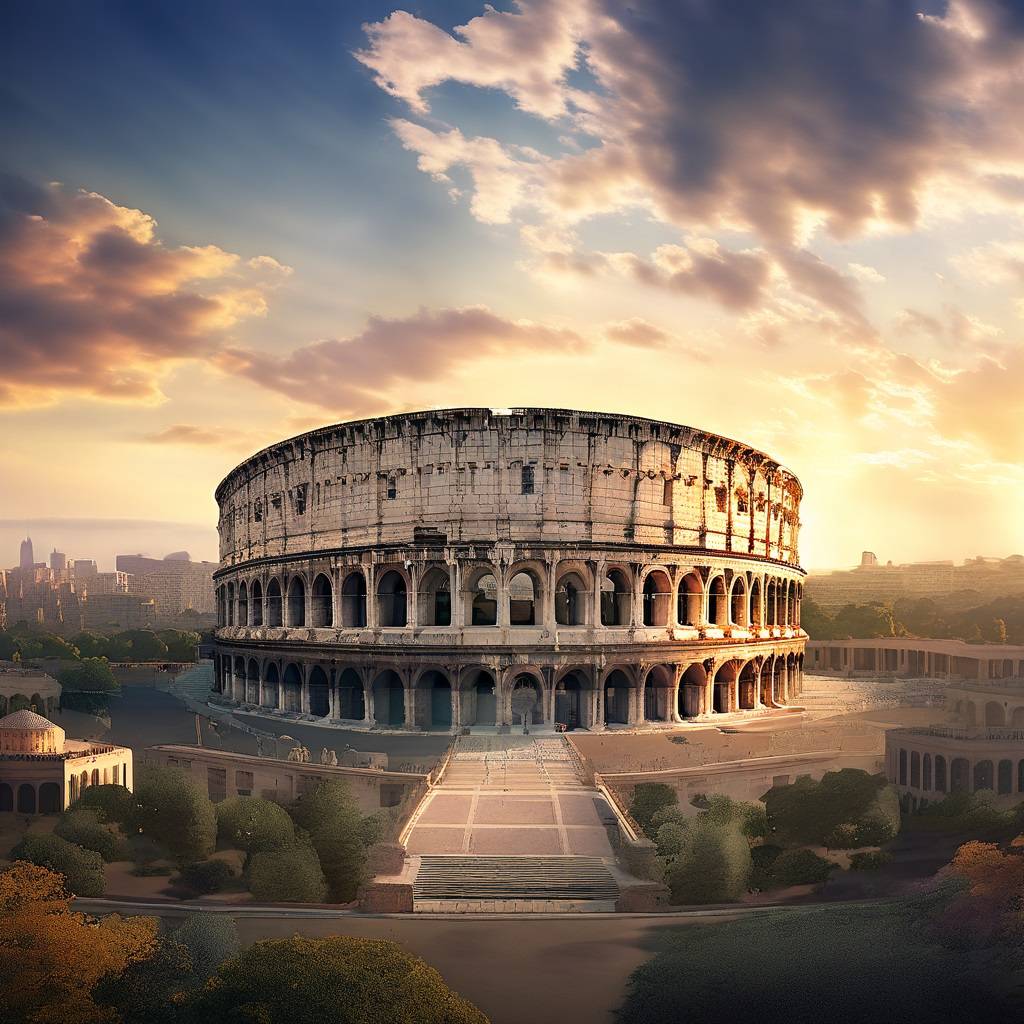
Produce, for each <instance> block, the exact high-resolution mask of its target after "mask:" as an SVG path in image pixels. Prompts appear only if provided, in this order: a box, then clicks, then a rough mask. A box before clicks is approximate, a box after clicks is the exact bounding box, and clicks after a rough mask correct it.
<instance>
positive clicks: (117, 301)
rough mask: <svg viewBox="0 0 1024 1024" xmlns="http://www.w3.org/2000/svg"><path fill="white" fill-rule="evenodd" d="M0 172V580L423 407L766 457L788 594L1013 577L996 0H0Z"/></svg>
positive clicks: (1014, 270) (1019, 395) (1023, 301)
mask: <svg viewBox="0 0 1024 1024" xmlns="http://www.w3.org/2000/svg"><path fill="white" fill-rule="evenodd" d="M0 138H2V139H3V143H4V144H3V147H2V150H0V164H2V168H0V169H2V172H3V175H2V178H0V429H2V431H3V436H4V441H5V443H4V444H3V445H2V446H0V517H2V518H0V564H12V563H13V561H14V559H15V558H16V554H17V552H16V549H15V547H14V540H15V539H16V537H17V534H18V533H19V532H20V531H21V527H22V524H23V523H24V524H26V526H27V527H28V528H30V529H33V530H34V533H35V537H36V539H37V548H43V547H46V548H48V547H50V546H52V545H54V544H56V545H58V546H60V547H62V548H64V549H65V550H67V551H68V552H69V553H70V554H72V555H75V554H78V555H83V556H84V555H91V556H93V557H99V558H100V559H101V561H103V560H107V559H108V557H109V554H112V552H113V550H114V548H115V547H116V546H117V545H118V544H120V543H122V541H121V536H124V537H125V538H128V537H130V542H129V540H127V539H125V540H124V542H123V543H124V545H127V544H129V543H130V546H131V548H132V549H133V550H146V551H150V552H152V553H155V554H162V553H164V552H165V551H168V550H172V549H174V548H177V547H182V546H186V545H187V546H189V547H190V549H191V550H192V552H193V554H194V555H195V556H197V557H200V556H206V557H212V556H213V554H214V551H215V543H214V538H213V533H212V524H213V523H214V521H215V516H216V512H215V507H214V503H213V498H212V492H213V488H214V487H215V485H216V484H217V482H218V481H219V480H220V479H221V477H222V476H223V475H224V474H225V473H226V472H227V470H229V469H230V468H231V467H232V466H233V465H234V464H235V463H236V462H238V461H239V460H240V459H241V458H243V457H244V456H245V455H247V454H248V453H250V452H252V451H254V450H256V449H258V448H260V447H262V446H264V445H265V444H268V443H270V442H272V441H274V440H276V439H279V438H282V437H284V436H289V435H292V434H295V433H298V432H300V431H302V430H304V429H307V428H309V427H313V426H316V425H319V424H322V423H327V422H333V421H338V420H341V419H345V418H350V417H356V416H366V415H374V414H378V413H389V412H397V411H401V410H409V409H420V408H425V407H432V406H445V405H484V406H488V405H489V406H499V407H505V406H512V405H527V404H530V405H551V406H571V407H578V408H584V409H600V410H608V411H616V412H626V413H635V414H640V415H644V416H651V417H656V418H663V419H669V420H673V421H676V422H681V423H687V424H691V425H695V426H700V427H704V428H707V429H710V430H713V431H717V432H720V433H723V434H726V435H729V436H732V437H737V438H740V439H742V440H744V441H748V442H750V443H752V444H754V445H756V446H758V447H761V448H764V449H766V450H767V451H769V452H771V453H772V454H773V455H774V456H775V457H776V458H778V459H780V460H781V461H782V462H784V463H785V464H786V465H787V466H789V467H790V468H791V469H792V470H793V471H794V472H796V473H797V475H798V476H800V478H801V479H802V481H803V483H804V486H805V490H806V498H805V503H804V529H803V536H802V554H803V561H804V563H805V565H807V566H809V567H811V568H816V567H832V566H841V565H845V564H852V563H854V562H856V561H857V560H858V559H859V556H860V552H861V550H862V549H863V548H870V549H873V550H875V551H876V552H878V554H879V556H880V557H882V558H883V559H888V558H892V559H894V560H896V561H906V560H916V559H929V558H957V559H960V558H963V557H964V556H971V555H975V554H991V555H1006V554H1010V553H1012V552H1015V551H1021V550H1022V549H1024V527H1022V526H1021V522H1022V520H1021V508H1022V505H1024V468H1022V459H1021V446H1022V442H1024V347H1022V338H1024V332H1022V327H1024V322H1022V317H1024V8H1022V5H1020V4H1019V3H1017V4H1014V3H1013V2H1012V0H1003V2H997V0H956V2H953V3H949V4H948V5H947V4H945V3H935V2H929V3H912V2H911V3H904V2H901V0H853V2H849V3H847V2H841V0H830V2H828V3H822V2H820V0H778V2H772V3H763V2H729V3H725V2H721V3H716V2H714V0H657V2H656V0H638V2H635V3H625V2H621V0H616V2H613V0H520V2H518V3H516V2H511V0H504V2H500V3H494V4H486V5H485V4H484V3H482V2H477V0H472V2H470V0H458V2H452V3H447V2H445V3H442V2H434V0H421V2H419V3H416V4H414V5H408V6H405V7H402V6H395V5H394V4H391V3H389V4H382V3H370V2H364V0H345V2H344V3H339V2H337V0H331V2H319V0H300V2H297V3H293V4H282V3H279V2H271V0H244V2H243V0H235V2H225V0H203V2H192V3H190V2H181V0H176V2H174V3H171V2H169V0H168V2H152V3H146V4H139V3H135V2H125V3H113V2H110V3H107V2H100V0H91V2H87V3H71V2H68V0H65V2H64V3H46V2H40V0H32V2H21V0H10V2H8V3H6V4H4V6H3V10H2V12H0ZM62 518H67V519H69V520H70V521H69V522H67V523H61V522H59V520H60V519H62ZM112 519H119V520H130V521H131V522H132V524H133V526H132V527H131V529H130V530H127V531H125V532H124V533H123V534H121V535H119V532H118V528H117V526H116V524H114V525H113V526H112V524H111V523H110V522H109V520H112ZM54 520H58V522H54ZM147 522H150V523H152V526H151V527H147V525H146V524H147ZM101 537H102V538H103V539H102V540H101V539H99V538H101ZM43 553H44V554H45V552H43Z"/></svg>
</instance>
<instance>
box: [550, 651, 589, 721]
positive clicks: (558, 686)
mask: <svg viewBox="0 0 1024 1024" xmlns="http://www.w3.org/2000/svg"><path fill="white" fill-rule="evenodd" d="M554 686H555V693H554V715H555V724H556V725H558V724H560V725H564V726H565V727H566V728H567V729H576V728H584V729H589V728H590V727H591V725H593V721H592V715H593V694H594V687H593V681H592V679H591V674H590V670H589V668H586V667H583V666H579V665H571V666H567V667H566V668H564V669H562V670H561V671H560V672H559V673H558V674H557V675H556V676H555V684H554Z"/></svg>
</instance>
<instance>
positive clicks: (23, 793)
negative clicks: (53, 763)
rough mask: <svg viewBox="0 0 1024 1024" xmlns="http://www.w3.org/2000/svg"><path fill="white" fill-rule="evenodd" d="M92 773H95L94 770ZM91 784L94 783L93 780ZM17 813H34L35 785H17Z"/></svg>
mask: <svg viewBox="0 0 1024 1024" xmlns="http://www.w3.org/2000/svg"><path fill="white" fill-rule="evenodd" d="M93 774H95V772H94V773H93ZM93 785H94V786H95V785H96V782H95V781H93ZM18 813H19V814H35V813H36V787H35V786H33V785H31V784H29V783H28V782H23V783H22V784H21V785H20V786H19V787H18Z"/></svg>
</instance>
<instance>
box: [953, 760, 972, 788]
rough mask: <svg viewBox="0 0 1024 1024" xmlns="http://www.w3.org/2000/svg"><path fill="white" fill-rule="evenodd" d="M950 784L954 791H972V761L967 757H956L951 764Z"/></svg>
mask: <svg viewBox="0 0 1024 1024" xmlns="http://www.w3.org/2000/svg"><path fill="white" fill-rule="evenodd" d="M949 776H950V778H949V786H950V790H951V791H952V792H953V793H969V792H970V791H971V763H970V761H968V760H967V758H966V757H954V758H953V760H952V762H951V764H950V766H949Z"/></svg>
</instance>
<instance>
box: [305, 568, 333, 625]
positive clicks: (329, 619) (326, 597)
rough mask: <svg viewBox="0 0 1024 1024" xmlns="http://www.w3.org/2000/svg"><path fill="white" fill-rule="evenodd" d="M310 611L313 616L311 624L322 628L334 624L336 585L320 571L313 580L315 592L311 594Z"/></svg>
mask: <svg viewBox="0 0 1024 1024" xmlns="http://www.w3.org/2000/svg"><path fill="white" fill-rule="evenodd" d="M311 597H312V600H311V601H310V603H309V604H310V607H309V613H310V616H311V621H310V625H311V626H318V627H321V628H324V627H329V626H333V625H334V587H332V586H331V581H330V579H329V578H328V577H327V576H325V575H324V574H323V573H320V575H319V576H317V578H316V579H315V580H313V593H312V595H311Z"/></svg>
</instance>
